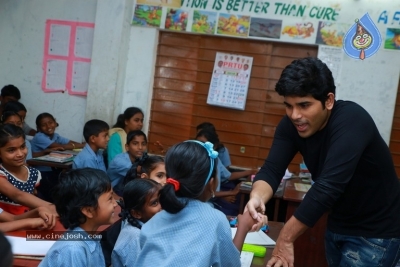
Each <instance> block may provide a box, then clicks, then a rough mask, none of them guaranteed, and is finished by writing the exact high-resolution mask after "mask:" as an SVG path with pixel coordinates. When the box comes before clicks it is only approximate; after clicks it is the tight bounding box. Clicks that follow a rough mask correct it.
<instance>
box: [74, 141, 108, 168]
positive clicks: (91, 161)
mask: <svg viewBox="0 0 400 267" xmlns="http://www.w3.org/2000/svg"><path fill="white" fill-rule="evenodd" d="M79 168H93V169H98V170H102V171H107V170H106V165H105V164H104V158H103V151H102V150H99V151H97V152H96V153H95V152H94V151H93V150H92V148H91V147H90V146H89V145H88V144H86V145H85V146H84V147H83V149H82V151H81V152H79V154H78V155H77V156H76V157H75V158H74V161H73V162H72V169H79Z"/></svg>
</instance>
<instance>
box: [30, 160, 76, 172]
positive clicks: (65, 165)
mask: <svg viewBox="0 0 400 267" xmlns="http://www.w3.org/2000/svg"><path fill="white" fill-rule="evenodd" d="M26 163H27V164H28V165H29V166H33V167H35V166H48V167H52V168H58V169H63V170H70V169H72V161H68V162H64V163H60V162H53V161H46V160H38V159H28V160H27V161H26Z"/></svg>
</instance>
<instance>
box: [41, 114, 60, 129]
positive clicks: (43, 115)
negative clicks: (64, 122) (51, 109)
mask: <svg viewBox="0 0 400 267" xmlns="http://www.w3.org/2000/svg"><path fill="white" fill-rule="evenodd" d="M44 118H50V119H53V120H54V121H55V122H56V124H57V126H58V123H57V121H56V119H55V118H54V117H53V115H51V114H50V113H47V112H44V113H40V114H39V115H38V116H37V117H36V127H37V130H38V131H39V129H40V121H41V120H43V119H44Z"/></svg>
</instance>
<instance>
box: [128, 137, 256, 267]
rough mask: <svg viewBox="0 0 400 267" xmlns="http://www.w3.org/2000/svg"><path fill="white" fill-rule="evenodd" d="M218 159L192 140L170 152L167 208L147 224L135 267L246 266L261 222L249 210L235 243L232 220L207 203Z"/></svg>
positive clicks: (164, 200)
mask: <svg viewBox="0 0 400 267" xmlns="http://www.w3.org/2000/svg"><path fill="white" fill-rule="evenodd" d="M217 157H218V152H216V151H214V150H213V144H212V143H210V142H205V143H202V142H199V141H194V140H193V141H192V140H190V141H186V142H182V143H178V144H176V145H174V146H173V147H171V148H170V149H169V150H168V152H167V154H166V156H165V169H166V172H167V177H170V178H167V183H166V184H165V186H164V187H163V188H162V189H161V191H160V204H161V207H162V209H163V210H162V211H160V212H159V213H157V214H156V215H154V217H153V218H152V219H151V220H149V221H148V222H147V223H146V224H144V225H143V226H142V230H141V233H140V246H141V252H140V254H139V255H138V257H137V261H136V263H135V266H221V267H223V266H229V267H235V266H237V267H240V251H241V249H242V245H243V242H244V239H245V237H246V234H247V232H249V231H250V229H251V227H252V226H253V225H254V223H255V221H254V219H253V218H252V217H251V216H250V214H248V213H247V212H246V213H245V214H243V215H239V217H238V221H239V223H238V229H237V233H236V236H235V238H234V239H233V241H232V234H231V230H230V226H229V222H228V220H227V218H226V216H225V215H224V214H223V213H222V212H220V211H219V210H216V209H214V208H212V207H211V206H210V205H209V204H207V203H205V202H206V201H208V200H209V199H210V198H211V197H212V196H213V195H214V192H215V190H216V186H217V177H216V173H217V171H216V168H217V167H216V166H217Z"/></svg>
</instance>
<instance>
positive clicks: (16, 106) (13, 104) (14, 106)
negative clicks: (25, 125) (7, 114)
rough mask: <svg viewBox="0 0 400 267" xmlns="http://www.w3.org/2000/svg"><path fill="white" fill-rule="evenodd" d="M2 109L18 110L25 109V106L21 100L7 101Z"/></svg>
mask: <svg viewBox="0 0 400 267" xmlns="http://www.w3.org/2000/svg"><path fill="white" fill-rule="evenodd" d="M3 110H4V111H14V112H19V111H21V110H22V111H25V112H27V110H26V107H25V106H24V104H22V103H21V102H18V101H9V102H7V103H6V105H5V106H4V109H3Z"/></svg>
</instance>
